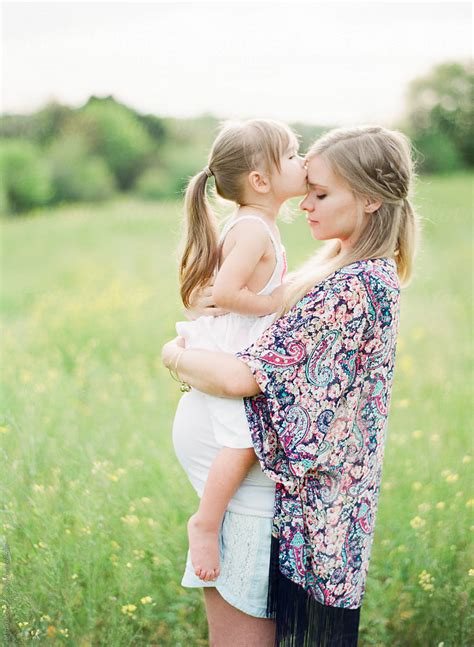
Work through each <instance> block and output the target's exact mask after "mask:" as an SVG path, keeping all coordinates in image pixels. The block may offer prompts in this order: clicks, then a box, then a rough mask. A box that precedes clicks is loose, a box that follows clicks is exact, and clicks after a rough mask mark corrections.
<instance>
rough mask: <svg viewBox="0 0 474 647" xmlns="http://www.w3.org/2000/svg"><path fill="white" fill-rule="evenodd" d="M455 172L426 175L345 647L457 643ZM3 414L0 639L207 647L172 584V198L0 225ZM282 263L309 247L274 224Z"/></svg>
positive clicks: (460, 602)
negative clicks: (380, 469) (359, 590)
mask: <svg viewBox="0 0 474 647" xmlns="http://www.w3.org/2000/svg"><path fill="white" fill-rule="evenodd" d="M471 179H472V178H470V177H469V176H466V175H459V176H452V177H447V178H435V177H433V178H423V179H422V180H421V181H420V183H419V189H418V197H417V202H418V205H419V209H420V212H421V213H422V215H423V218H424V239H423V245H422V248H421V251H420V255H419V258H418V263H417V269H416V276H415V277H414V279H413V283H412V285H411V286H410V287H409V288H407V289H406V290H405V291H404V292H403V296H402V321H401V333H400V341H399V345H398V354H397V368H396V376H395V385H394V393H393V398H392V406H391V414H390V421H389V433H388V440H387V447H386V454H385V466H384V475H383V487H382V494H381V498H380V504H379V512H378V517H377V524H376V534H375V541H374V548H373V553H372V560H371V565H370V569H369V577H368V585H367V592H366V597H365V600H364V606H363V611H362V618H361V638H360V645H361V646H364V645H390V646H405V645H410V646H415V647H416V646H418V645H419V646H420V647H425V646H427V645H433V646H438V645H440V644H444V647H448V646H452V647H458V646H460V645H468V644H469V641H470V639H472V636H471V637H469V618H468V610H469V597H468V589H469V581H471V582H472V576H473V574H474V560H473V556H472V551H471V548H472V543H471V540H470V534H471V532H472V529H473V527H474V526H472V525H471V526H470V525H469V524H472V514H471V511H472V505H473V503H474V499H473V498H472V497H473V493H472V491H471V492H470V486H471V485H472V478H471V469H472V463H471V456H472V437H471V436H470V427H471V423H472V408H471V399H472V392H471V385H472V384H471V379H472V372H471V366H472V364H471V360H472V358H471V355H470V353H471V346H470V332H471V328H472V318H471V311H470V307H469V297H470V292H471V287H472V286H471V282H470V280H471V279H470V276H471V275H470V270H471V266H470V264H471V262H472V257H471V248H470V244H471V241H470V220H469V219H470V210H469V195H470V180H471ZM2 227H3V238H2V243H3V267H2V291H3V298H2V315H3V322H4V323H3V343H2V381H3V387H2V401H1V414H0V415H1V418H0V442H1V446H2V451H1V459H2V465H1V474H2V476H1V495H2V496H1V519H0V523H1V528H3V530H1V532H2V533H3V541H2V550H3V566H2V568H3V573H2V575H3V580H2V582H3V584H2V591H1V594H0V595H1V605H2V616H1V617H2V618H3V622H4V630H3V631H4V641H5V644H7V645H23V644H28V643H29V642H30V641H33V640H36V642H37V643H39V644H58V645H59V644H64V645H74V646H76V645H78V646H80V647H86V646H89V645H90V646H92V645H107V646H114V647H115V646H122V645H123V646H125V645H159V646H160V647H161V646H164V647H167V646H169V647H179V646H183V647H185V646H186V647H188V646H190V645H191V646H194V645H196V646H198V645H205V644H207V639H206V631H207V628H206V621H205V614H204V607H203V601H202V597H201V592H200V591H199V590H189V589H183V588H181V586H180V580H181V574H182V571H183V568H184V563H185V555H186V549H187V543H186V531H185V526H186V519H187V517H188V516H189V515H190V514H191V513H192V512H193V511H194V509H195V507H196V503H197V499H196V496H195V494H194V492H193V490H192V488H191V486H190V484H189V483H188V481H187V479H186V476H185V474H184V472H183V471H182V469H181V467H180V466H179V464H178V462H177V460H176V458H175V456H174V453H173V449H172V443H171V434H170V430H171V423H172V418H173V413H174V409H175V407H176V403H177V401H178V398H179V392H178V390H177V389H176V383H175V382H173V381H172V380H170V379H169V376H168V374H167V372H166V371H165V370H164V369H163V368H162V367H161V365H160V361H159V355H160V348H161V345H162V343H163V341H165V340H166V339H168V338H170V337H171V336H173V335H174V322H175V320H176V319H179V318H180V317H181V311H180V304H179V301H178V297H177V282H176V274H177V273H176V257H175V251H174V250H175V248H176V245H177V241H178V238H179V230H180V205H179V204H177V203H161V204H159V205H153V204H150V203H142V202H137V201H128V200H127V201H125V200H123V201H117V202H114V203H111V204H108V205H104V206H100V207H94V208H93V209H88V208H87V207H84V206H81V207H77V208H75V207H68V208H64V209H61V210H58V211H54V212H51V213H46V214H42V215H41V216H39V215H38V216H31V217H27V218H24V219H22V220H17V221H4V222H3V223H2ZM281 229H282V235H283V238H284V241H285V244H286V246H287V250H288V254H289V260H290V266H293V267H294V266H295V265H297V264H298V263H299V262H301V260H302V259H303V258H305V257H306V255H308V254H309V253H310V252H311V250H312V249H314V241H312V239H311V238H310V236H309V232H308V230H307V225H306V224H305V222H304V220H303V219H302V218H297V219H296V221H295V222H294V223H293V224H291V225H290V224H282V226H281Z"/></svg>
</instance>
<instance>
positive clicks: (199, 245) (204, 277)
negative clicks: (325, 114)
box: [179, 119, 298, 307]
mask: <svg viewBox="0 0 474 647" xmlns="http://www.w3.org/2000/svg"><path fill="white" fill-rule="evenodd" d="M291 146H295V147H296V148H297V147H298V143H297V138H296V135H295V133H293V131H292V130H291V129H290V128H288V126H286V125H284V124H281V123H279V122H277V121H271V120H267V119H251V120H248V121H244V122H228V123H226V124H224V126H223V127H222V129H221V130H220V132H219V134H218V136H217V138H216V140H215V142H214V144H213V146H212V149H211V152H210V154H209V159H208V166H207V169H203V170H202V171H200V172H199V173H198V174H197V175H195V176H194V177H193V178H192V179H191V180H190V182H189V184H188V187H187V189H186V196H185V213H186V238H185V247H184V251H183V255H182V258H181V263H180V270H179V279H180V291H181V299H182V301H183V304H184V306H185V307H188V306H189V302H190V298H191V294H192V292H193V291H194V290H195V289H196V288H199V287H202V286H203V285H205V284H206V283H207V282H208V281H209V279H210V278H211V277H212V275H213V273H214V270H215V268H216V267H217V264H218V261H219V244H218V243H219V231H218V225H217V219H216V216H215V214H214V213H213V211H212V209H211V206H210V204H209V201H208V199H207V180H208V178H209V176H210V175H213V176H214V179H215V183H216V192H217V194H218V195H220V196H221V197H222V198H224V199H226V200H231V201H232V202H235V203H236V204H242V203H243V200H244V180H245V178H246V176H247V175H248V174H249V173H250V172H252V171H255V170H260V171H263V172H265V173H268V174H271V173H272V172H273V171H274V170H277V171H280V168H281V167H280V160H281V157H282V156H283V155H284V154H285V153H286V151H287V150H288V149H289V148H290V147H291Z"/></svg>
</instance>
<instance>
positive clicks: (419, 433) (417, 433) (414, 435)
mask: <svg viewBox="0 0 474 647" xmlns="http://www.w3.org/2000/svg"><path fill="white" fill-rule="evenodd" d="M411 436H412V438H416V439H418V438H421V437H422V436H423V432H422V431H421V430H420V429H416V430H415V431H412V432H411Z"/></svg>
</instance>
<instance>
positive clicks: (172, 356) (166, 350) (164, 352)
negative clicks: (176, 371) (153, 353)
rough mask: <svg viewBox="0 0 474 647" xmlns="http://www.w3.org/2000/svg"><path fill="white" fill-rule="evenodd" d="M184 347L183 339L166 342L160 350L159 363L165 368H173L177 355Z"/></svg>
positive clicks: (178, 338)
mask: <svg viewBox="0 0 474 647" xmlns="http://www.w3.org/2000/svg"><path fill="white" fill-rule="evenodd" d="M184 347H185V341H184V337H175V338H174V339H172V340H171V341H168V342H166V344H164V346H163V348H162V349H161V361H162V362H163V364H164V365H165V366H166V368H170V366H173V365H174V363H175V361H176V358H177V356H178V353H180V352H181V351H182V350H183V348H184Z"/></svg>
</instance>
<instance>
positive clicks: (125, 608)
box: [122, 604, 137, 615]
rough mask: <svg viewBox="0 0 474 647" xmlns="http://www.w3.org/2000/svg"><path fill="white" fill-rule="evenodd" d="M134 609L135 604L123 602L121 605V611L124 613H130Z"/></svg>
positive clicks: (135, 608)
mask: <svg viewBox="0 0 474 647" xmlns="http://www.w3.org/2000/svg"><path fill="white" fill-rule="evenodd" d="M136 610H137V607H136V605H135V604H124V605H123V607H122V613H124V614H125V615H127V614H128V615H131V614H132V613H133V612H134V611H136Z"/></svg>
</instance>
